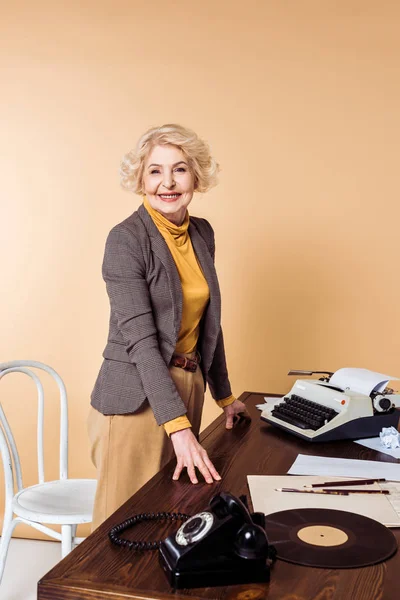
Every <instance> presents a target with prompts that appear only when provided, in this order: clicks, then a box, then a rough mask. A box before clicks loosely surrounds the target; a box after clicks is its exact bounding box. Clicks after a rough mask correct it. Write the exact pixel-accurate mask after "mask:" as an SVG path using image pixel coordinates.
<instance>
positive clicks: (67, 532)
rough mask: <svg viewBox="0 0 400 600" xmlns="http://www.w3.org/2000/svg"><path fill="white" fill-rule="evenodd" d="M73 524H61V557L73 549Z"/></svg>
mask: <svg viewBox="0 0 400 600" xmlns="http://www.w3.org/2000/svg"><path fill="white" fill-rule="evenodd" d="M72 527H73V526H72V525H61V558H64V557H65V556H67V554H69V553H70V552H71V550H72Z"/></svg>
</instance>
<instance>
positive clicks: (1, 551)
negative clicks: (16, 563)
mask: <svg viewBox="0 0 400 600" xmlns="http://www.w3.org/2000/svg"><path fill="white" fill-rule="evenodd" d="M16 525H17V521H15V520H14V521H13V520H12V517H11V521H9V522H8V523H4V525H3V533H2V535H1V540H0V583H1V580H2V578H3V573H4V567H5V566H6V558H7V554H8V548H9V546H10V540H11V536H12V533H13V531H14V527H15V526H16Z"/></svg>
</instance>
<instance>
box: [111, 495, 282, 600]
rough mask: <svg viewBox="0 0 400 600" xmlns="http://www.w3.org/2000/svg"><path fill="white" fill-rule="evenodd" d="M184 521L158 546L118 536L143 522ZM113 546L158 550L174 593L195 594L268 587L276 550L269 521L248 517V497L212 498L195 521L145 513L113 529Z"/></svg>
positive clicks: (253, 515) (176, 515)
mask: <svg viewBox="0 0 400 600" xmlns="http://www.w3.org/2000/svg"><path fill="white" fill-rule="evenodd" d="M166 519H169V520H172V521H175V520H182V521H184V523H183V525H181V527H180V528H179V529H178V531H176V532H175V533H174V534H172V535H170V536H169V537H167V538H166V539H165V540H163V541H160V542H134V541H130V540H127V539H124V538H121V537H120V533H122V532H123V531H125V530H126V529H128V528H130V527H132V526H134V525H135V524H136V523H139V522H141V521H161V520H166ZM109 537H110V540H111V541H112V542H113V543H114V544H117V545H119V546H124V547H126V548H128V549H130V550H138V551H143V550H155V549H157V548H158V549H159V560H160V563H161V566H162V568H163V570H164V572H165V574H166V576H167V578H168V580H169V582H170V585H171V587H173V588H175V589H179V588H192V587H209V586H218V585H233V584H236V583H257V582H267V581H269V577H270V566H271V564H272V563H273V562H274V560H275V558H276V550H275V548H274V547H273V546H271V545H269V544H268V540H267V535H266V533H265V515H264V514H263V513H251V514H250V513H249V510H248V508H247V500H246V496H240V498H236V497H235V496H233V495H232V494H230V493H228V492H221V493H220V494H217V495H216V496H214V497H213V498H212V500H211V502H210V506H209V507H208V508H207V509H206V510H204V511H202V512H199V513H198V514H196V515H193V516H191V517H190V516H189V515H184V514H182V513H157V514H154V513H144V514H141V515H135V516H134V517H132V518H130V519H128V520H127V521H124V522H123V523H120V524H119V525H116V526H115V527H113V528H112V529H111V530H110V532H109Z"/></svg>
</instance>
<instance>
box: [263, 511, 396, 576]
mask: <svg viewBox="0 0 400 600" xmlns="http://www.w3.org/2000/svg"><path fill="white" fill-rule="evenodd" d="M265 529H266V532H267V536H268V541H269V543H270V544H272V545H273V546H275V548H276V550H277V557H278V558H279V559H281V560H284V561H287V562H291V563H295V564H299V565H305V566H309V567H322V568H329V569H350V568H356V567H366V566H368V565H374V564H377V563H379V562H382V561H384V560H386V559H388V558H390V557H391V556H393V554H395V552H396V551H397V541H396V538H395V536H394V535H393V533H392V532H391V531H390V529H387V527H385V526H384V525H382V524H381V523H378V521H375V520H374V519H370V518H369V517H364V516H362V515H357V514H355V513H350V512H347V511H344V510H331V509H326V508H299V509H297V510H283V511H280V512H276V513H273V514H271V515H267V516H266V519H265Z"/></svg>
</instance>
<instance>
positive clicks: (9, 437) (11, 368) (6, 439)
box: [0, 360, 68, 498]
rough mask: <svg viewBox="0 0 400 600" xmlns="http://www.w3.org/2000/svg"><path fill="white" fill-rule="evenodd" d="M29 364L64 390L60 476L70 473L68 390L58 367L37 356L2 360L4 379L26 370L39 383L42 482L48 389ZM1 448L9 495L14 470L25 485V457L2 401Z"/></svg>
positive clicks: (9, 494) (8, 494) (0, 367)
mask: <svg viewBox="0 0 400 600" xmlns="http://www.w3.org/2000/svg"><path fill="white" fill-rule="evenodd" d="M29 367H33V368H35V369H41V370H43V371H46V372H47V373H49V375H51V376H52V377H53V379H54V380H55V382H56V383H57V386H58V389H59V392H60V405H61V411H60V479H66V478H67V477H68V405H67V392H66V389H65V385H64V382H63V380H62V379H61V377H60V376H59V375H58V373H56V371H55V370H54V369H52V368H51V367H49V366H48V365H45V364H44V363H41V362H36V361H33V360H13V361H10V362H5V363H0V380H1V379H2V378H3V377H4V376H5V375H8V374H9V373H25V374H26V375H28V376H29V377H30V378H31V379H32V380H33V381H34V382H35V384H36V389H37V397H38V420H37V456H38V477H39V483H43V482H44V480H45V476H44V457H43V417H44V390H43V386H42V383H41V381H40V379H39V377H38V375H37V374H36V373H35V372H33V371H31V370H30V368H29ZM0 450H1V455H2V459H3V465H4V475H5V483H6V498H7V497H9V498H10V497H12V496H13V495H14V471H13V464H14V468H15V476H16V483H17V488H18V491H19V490H21V489H23V483H22V470H21V461H20V458H19V454H18V450H17V446H16V443H15V439H14V436H13V434H12V431H11V428H10V426H9V423H8V421H7V418H6V416H5V414H4V411H3V408H2V406H1V403H0Z"/></svg>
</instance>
